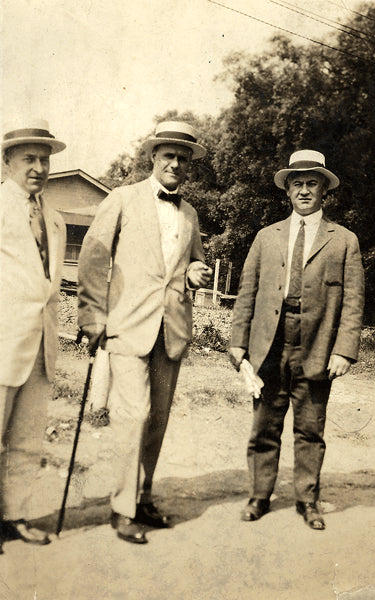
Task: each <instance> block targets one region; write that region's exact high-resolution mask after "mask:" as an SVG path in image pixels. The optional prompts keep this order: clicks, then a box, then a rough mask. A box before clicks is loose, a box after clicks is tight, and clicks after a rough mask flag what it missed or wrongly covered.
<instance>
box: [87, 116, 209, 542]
mask: <svg viewBox="0 0 375 600" xmlns="http://www.w3.org/2000/svg"><path fill="white" fill-rule="evenodd" d="M145 149H146V151H147V152H149V154H150V157H151V160H152V163H153V172H152V175H151V177H150V178H148V179H146V180H144V181H141V182H139V183H136V184H134V185H128V186H123V187H120V188H117V189H115V190H114V191H113V192H112V193H111V194H109V196H108V197H107V198H106V199H105V200H104V201H103V202H102V203H101V205H100V206H99V209H98V212H97V215H96V217H95V220H94V222H93V224H92V225H91V227H90V229H89V231H88V234H87V236H86V238H85V240H84V243H83V246H82V251H81V255H80V261H79V290H78V291H79V324H80V326H81V327H82V329H83V331H84V333H85V334H86V335H87V336H88V337H89V340H90V344H91V345H94V344H95V342H96V340H97V339H98V337H99V336H101V335H102V334H103V332H105V334H106V337H107V342H106V349H107V350H108V352H109V360H110V371H111V379H112V384H111V389H110V394H109V408H110V418H111V426H112V429H113V431H114V434H115V454H116V461H115V462H116V464H115V465H114V467H115V488H114V491H113V494H112V501H111V503H112V518H111V523H112V526H113V527H114V528H115V529H116V530H117V535H118V537H120V538H121V539H124V540H126V541H128V542H132V543H137V544H144V543H145V542H146V541H147V539H146V537H145V534H144V528H143V525H145V524H146V525H150V526H153V527H166V526H168V518H167V516H166V515H162V514H161V513H160V512H159V510H158V509H157V507H156V506H155V505H154V504H153V502H152V495H151V488H152V479H153V475H154V471H155V467H156V464H157V460H158V456H159V453H160V449H161V445H162V442H163V437H164V433H165V430H166V427H167V422H168V416H169V412H170V407H171V403H172V399H173V394H174V390H175V387H176V383H177V377H178V372H179V368H180V363H181V357H182V355H183V353H184V350H185V348H186V346H187V344H188V342H189V341H190V339H191V335H192V304H191V299H190V296H189V291H188V290H189V288H190V289H191V288H193V289H196V288H198V287H204V286H206V285H207V283H208V282H209V279H210V277H211V269H210V268H209V267H207V266H206V265H205V264H204V255H203V248H202V242H201V238H200V233H199V225H198V217H197V214H196V211H195V210H194V208H193V207H192V206H191V205H190V204H188V203H187V202H185V201H184V200H183V199H182V198H181V197H180V195H179V194H178V187H179V185H180V184H181V183H182V182H183V181H184V179H185V176H186V174H187V171H188V168H189V165H190V162H191V160H192V159H198V158H201V157H202V156H204V155H205V153H206V151H205V149H204V148H203V146H201V145H200V144H198V143H197V140H196V133H195V130H194V129H193V128H192V127H191V126H190V125H189V124H187V123H180V122H164V123H159V125H158V127H157V129H156V134H155V136H154V137H152V138H151V139H149V140H148V141H147V142H146V143H145ZM111 256H113V266H112V274H111V282H110V285H109V290H108V284H107V281H108V272H109V264H110V258H111Z"/></svg>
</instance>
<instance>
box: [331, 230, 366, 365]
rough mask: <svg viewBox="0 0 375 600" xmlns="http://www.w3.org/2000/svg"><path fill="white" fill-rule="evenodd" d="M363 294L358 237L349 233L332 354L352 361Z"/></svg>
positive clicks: (355, 354) (361, 310)
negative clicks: (338, 319) (339, 309)
mask: <svg viewBox="0 0 375 600" xmlns="http://www.w3.org/2000/svg"><path fill="white" fill-rule="evenodd" d="M364 296H365V291H364V273H363V267H362V261H361V253H360V249H359V244H358V239H357V237H356V236H355V235H354V234H353V233H350V234H349V236H348V241H347V252H346V257H345V264H344V279H343V299H342V308H341V315H340V321H339V326H338V329H337V336H336V341H335V344H334V347H333V350H332V354H340V355H341V356H345V357H346V358H349V359H351V360H352V361H356V360H357V358H358V351H359V342H360V335H361V327H362V316H363V307H364Z"/></svg>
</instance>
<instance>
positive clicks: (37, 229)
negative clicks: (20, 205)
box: [29, 194, 50, 279]
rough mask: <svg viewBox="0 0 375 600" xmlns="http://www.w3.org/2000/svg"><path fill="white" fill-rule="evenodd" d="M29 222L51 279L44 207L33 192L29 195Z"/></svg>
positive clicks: (47, 274) (46, 272)
mask: <svg viewBox="0 0 375 600" xmlns="http://www.w3.org/2000/svg"><path fill="white" fill-rule="evenodd" d="M29 223H30V228H31V231H32V233H33V236H34V238H35V241H36V245H37V246H38V250H39V254H40V258H41V260H42V263H43V269H44V274H45V276H46V278H47V279H50V274H49V259H48V241H47V229H46V224H45V222H44V217H43V212H42V209H41V208H40V205H39V203H38V201H37V199H36V197H35V195H34V194H31V195H30V197H29Z"/></svg>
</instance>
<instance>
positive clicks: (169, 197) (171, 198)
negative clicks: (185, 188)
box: [158, 190, 181, 208]
mask: <svg viewBox="0 0 375 600" xmlns="http://www.w3.org/2000/svg"><path fill="white" fill-rule="evenodd" d="M158 198H160V200H166V201H167V202H173V204H175V205H176V206H177V208H178V207H179V206H180V203H181V196H180V194H167V193H166V192H164V191H163V190H159V191H158Z"/></svg>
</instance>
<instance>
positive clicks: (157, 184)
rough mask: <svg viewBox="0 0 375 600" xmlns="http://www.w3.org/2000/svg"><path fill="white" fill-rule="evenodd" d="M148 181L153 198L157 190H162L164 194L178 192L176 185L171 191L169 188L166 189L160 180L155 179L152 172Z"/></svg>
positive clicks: (156, 194)
mask: <svg viewBox="0 0 375 600" xmlns="http://www.w3.org/2000/svg"><path fill="white" fill-rule="evenodd" d="M150 183H151V188H152V192H153V194H154V196H155V198H157V196H158V192H159V190H163V192H165V193H166V194H178V187H177V188H176V189H175V190H173V192H171V191H170V190H167V188H165V187H164V186H163V185H162V184H161V183H160V181H158V180H157V179H156V177H155V175H154V174H152V175H151V176H150Z"/></svg>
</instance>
